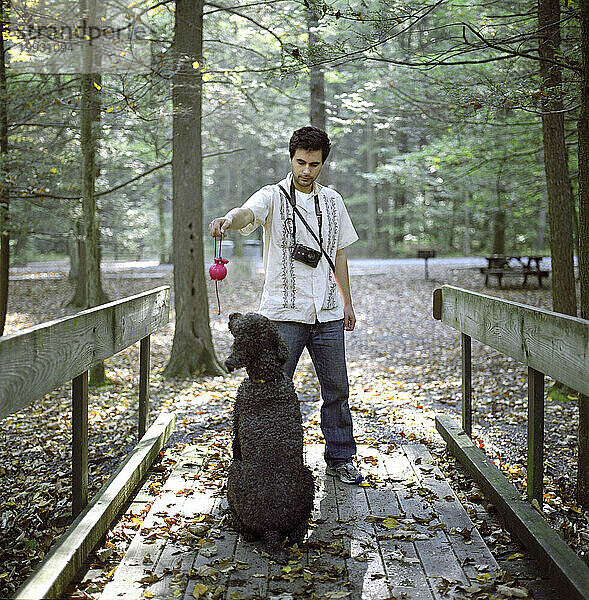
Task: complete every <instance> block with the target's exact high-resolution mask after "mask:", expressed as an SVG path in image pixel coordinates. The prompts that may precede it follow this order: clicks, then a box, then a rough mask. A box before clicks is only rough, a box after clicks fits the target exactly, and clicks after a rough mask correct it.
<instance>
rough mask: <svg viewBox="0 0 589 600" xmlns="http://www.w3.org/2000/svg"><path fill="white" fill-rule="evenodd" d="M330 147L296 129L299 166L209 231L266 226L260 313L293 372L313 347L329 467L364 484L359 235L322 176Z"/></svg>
mask: <svg viewBox="0 0 589 600" xmlns="http://www.w3.org/2000/svg"><path fill="white" fill-rule="evenodd" d="M330 147H331V145H330V142H329V138H328V137H327V134H326V133H325V132H324V131H322V130H321V129H317V128H315V127H303V128H302V129H298V130H297V131H295V132H294V133H293V135H292V137H291V139H290V142H289V155H290V164H291V168H292V172H291V173H289V174H288V175H287V177H286V178H285V179H283V180H282V181H281V182H280V183H279V184H278V185H268V186H265V187H263V188H262V189H261V190H258V191H257V192H256V193H255V194H254V195H253V196H251V197H250V198H249V199H248V200H247V201H246V202H245V204H244V205H243V206H242V207H241V208H234V209H232V210H230V211H229V212H228V213H227V214H226V215H225V216H224V217H221V218H217V219H214V220H213V221H212V222H211V223H210V225H209V231H210V233H211V235H213V236H215V237H216V236H220V235H222V234H223V233H224V232H225V231H226V230H227V229H238V230H240V231H241V233H242V234H244V235H248V234H249V233H251V232H252V231H254V229H256V228H257V227H258V226H260V225H262V226H263V227H264V270H265V274H266V278H265V282H264V289H263V292H262V300H261V303H260V309H259V312H260V313H261V314H263V315H265V316H266V317H268V318H269V319H271V320H273V321H274V322H275V323H276V324H277V326H278V329H279V330H280V333H281V334H282V337H283V338H284V341H285V342H286V345H287V346H288V349H289V352H290V359H289V360H288V362H287V363H286V365H285V368H284V370H285V373H286V374H287V376H288V377H290V378H292V376H293V374H294V371H295V369H296V366H297V363H298V361H299V358H300V356H301V353H302V351H303V348H305V347H306V348H307V349H308V351H309V354H310V356H311V360H312V361H313V365H314V367H315V371H316V373H317V378H318V379H319V383H320V386H321V397H322V400H323V403H322V406H321V430H322V432H323V436H324V438H325V445H326V449H325V460H326V463H327V469H326V472H327V473H328V474H329V475H333V476H335V477H338V478H339V479H340V480H341V481H343V482H345V483H350V484H358V483H360V482H361V481H362V475H361V474H360V472H359V471H358V469H357V468H356V467H355V466H354V464H353V462H352V457H353V455H354V454H355V453H356V443H355V441H354V434H353V426H352V416H351V414H350V408H349V405H348V396H349V386H348V375H347V370H346V361H345V347H344V329H345V330H346V331H352V330H353V329H354V327H355V325H356V317H355V315H354V308H353V306H352V296H351V294H350V284H349V276H348V263H347V258H346V252H345V248H346V247H347V246H349V245H350V244H351V243H353V242H355V241H356V240H357V239H358V235H357V234H356V231H355V230H354V227H353V225H352V222H351V221H350V217H349V216H348V213H347V211H346V207H345V206H344V202H343V200H342V198H341V196H340V195H339V194H338V193H337V192H335V191H334V190H332V189H330V188H327V187H323V186H321V185H319V184H318V183H317V182H316V181H315V180H316V179H317V177H318V176H319V173H320V172H321V167H322V166H323V163H324V162H325V160H326V158H327V156H328V155H329V150H330ZM295 197H296V202H295V206H296V210H295V208H293V205H292V204H293V199H294V198H295ZM296 211H298V214H297V212H296ZM301 217H302V219H304V221H306V223H307V225H308V227H309V229H310V230H311V231H313V232H314V235H313V234H312V233H310V231H309V230H308V228H307V226H305V224H304V222H303V220H302V219H301ZM320 225H321V227H320ZM320 245H321V247H322V248H323V250H324V253H321V251H320ZM295 246H296V248H297V249H299V252H295ZM301 248H302V250H300V249H301ZM309 250H315V251H316V255H315V257H314V258H317V257H318V256H320V259H319V262H318V263H317V265H316V266H314V265H313V261H310V262H309V260H308V257H309V256H310V255H312V254H313V253H312V252H309ZM325 254H327V256H328V257H329V260H328V259H327V258H326V256H325ZM301 257H302V259H301ZM330 262H331V265H330ZM332 267H333V269H332ZM338 291H339V294H338Z"/></svg>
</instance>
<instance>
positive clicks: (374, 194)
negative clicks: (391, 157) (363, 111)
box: [366, 118, 378, 257]
mask: <svg viewBox="0 0 589 600" xmlns="http://www.w3.org/2000/svg"><path fill="white" fill-rule="evenodd" d="M375 171H376V150H375V147H374V123H373V121H372V119H370V118H368V119H367V120H366V172H367V173H368V174H373V173H374V172H375ZM366 187H367V194H368V198H367V207H366V208H367V211H366V214H367V217H368V227H367V231H366V241H367V242H368V256H372V257H375V256H376V254H377V252H378V190H377V186H376V183H373V182H368V185H367V186H366Z"/></svg>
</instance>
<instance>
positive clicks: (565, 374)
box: [434, 285, 589, 505]
mask: <svg viewBox="0 0 589 600" xmlns="http://www.w3.org/2000/svg"><path fill="white" fill-rule="evenodd" d="M434 318H436V319H438V320H440V321H443V322H444V323H446V324H447V325H450V326H451V327H454V329H457V330H458V331H460V332H461V334H462V426H463V428H464V431H465V432H466V433H467V434H468V435H471V433H472V361H471V339H475V340H478V341H479V342H482V343H483V344H486V345H487V346H490V347H492V348H495V349H496V350H499V352H501V353H503V354H506V355H507V356H510V357H511V358H514V359H515V360H517V361H519V362H521V363H523V364H524V365H527V366H528V490H527V493H528V497H529V498H530V500H531V499H536V500H537V501H538V503H539V504H540V505H542V496H543V487H542V480H543V474H544V469H543V454H544V448H543V446H544V376H545V375H549V376H550V377H552V378H553V379H554V380H555V381H559V382H561V383H564V384H565V385H567V386H569V387H570V388H572V389H574V390H576V391H577V392H580V393H582V394H585V395H589V321H586V320H584V319H578V318H576V317H569V316H567V315H563V314H559V313H555V312H551V311H548V310H542V309H540V308H534V307H532V306H527V305H524V304H518V303H516V302H510V301H508V300H502V299H500V298H493V297H491V296H485V295H482V294H477V293H476V292H471V291H467V290H462V289H459V288H456V287H453V286H449V285H445V286H443V287H442V288H440V289H437V290H435V291H434Z"/></svg>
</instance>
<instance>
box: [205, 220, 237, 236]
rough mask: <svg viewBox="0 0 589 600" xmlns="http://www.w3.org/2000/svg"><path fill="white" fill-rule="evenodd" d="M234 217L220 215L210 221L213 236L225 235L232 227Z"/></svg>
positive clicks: (210, 230) (210, 231)
mask: <svg viewBox="0 0 589 600" xmlns="http://www.w3.org/2000/svg"><path fill="white" fill-rule="evenodd" d="M232 221H233V219H232V217H231V216H230V215H227V216H226V217H219V218H218V219H213V220H212V221H211V222H210V223H209V233H210V234H211V235H212V236H213V237H220V236H222V235H225V231H226V230H227V229H230V228H231V223H232Z"/></svg>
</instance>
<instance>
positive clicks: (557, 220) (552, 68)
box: [538, 0, 577, 315]
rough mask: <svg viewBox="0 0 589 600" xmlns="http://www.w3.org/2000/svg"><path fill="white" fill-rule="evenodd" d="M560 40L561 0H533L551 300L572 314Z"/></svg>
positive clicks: (574, 310) (569, 205)
mask: <svg viewBox="0 0 589 600" xmlns="http://www.w3.org/2000/svg"><path fill="white" fill-rule="evenodd" d="M560 43H561V34H560V0H538V53H539V55H540V58H541V61H540V76H541V78H542V89H543V92H544V94H545V95H544V96H543V102H542V134H543V144H544V168H545V170H546V187H547V191H548V215H549V221H550V254H551V257H552V306H553V309H554V310H555V311H557V312H561V313H564V314H567V315H576V314H577V296H576V292H575V273H574V263H573V206H574V204H573V196H572V190H571V185H570V177H569V167H568V154H567V148H566V140H565V129H564V106H563V101H562V73H561V67H560V65H559V64H558V61H557V59H558V53H559V48H560Z"/></svg>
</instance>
